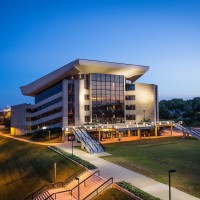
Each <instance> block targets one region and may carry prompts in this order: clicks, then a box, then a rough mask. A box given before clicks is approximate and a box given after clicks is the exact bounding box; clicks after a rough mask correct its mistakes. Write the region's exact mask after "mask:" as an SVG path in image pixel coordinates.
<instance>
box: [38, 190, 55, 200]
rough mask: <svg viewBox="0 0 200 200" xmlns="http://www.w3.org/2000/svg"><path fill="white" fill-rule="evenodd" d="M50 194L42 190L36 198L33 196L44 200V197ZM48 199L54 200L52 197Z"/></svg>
mask: <svg viewBox="0 0 200 200" xmlns="http://www.w3.org/2000/svg"><path fill="white" fill-rule="evenodd" d="M50 195H51V194H50V193H49V191H48V190H47V191H44V192H43V193H42V194H40V195H38V196H37V197H36V198H34V200H44V199H46V198H48V197H49V196H50ZM49 200H54V199H53V198H51V197H50V198H49Z"/></svg>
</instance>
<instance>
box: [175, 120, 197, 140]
mask: <svg viewBox="0 0 200 200" xmlns="http://www.w3.org/2000/svg"><path fill="white" fill-rule="evenodd" d="M173 125H174V126H175V127H176V128H178V129H179V130H180V131H182V132H185V133H188V134H190V135H192V136H193V137H195V138H197V139H198V140H200V133H199V132H198V131H197V130H194V129H191V128H186V127H184V126H182V125H180V124H178V123H173Z"/></svg>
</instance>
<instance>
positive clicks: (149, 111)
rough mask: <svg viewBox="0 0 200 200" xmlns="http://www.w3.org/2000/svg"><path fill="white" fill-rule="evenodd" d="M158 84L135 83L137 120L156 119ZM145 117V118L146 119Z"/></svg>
mask: <svg viewBox="0 0 200 200" xmlns="http://www.w3.org/2000/svg"><path fill="white" fill-rule="evenodd" d="M155 89H156V85H154V84H144V83H136V84H135V105H136V121H137V122H143V121H149V120H150V121H156V118H157V113H156V111H157V109H155V106H157V103H158V100H157V95H155V92H156V91H155ZM144 118H145V119H144Z"/></svg>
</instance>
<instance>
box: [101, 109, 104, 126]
mask: <svg viewBox="0 0 200 200" xmlns="http://www.w3.org/2000/svg"><path fill="white" fill-rule="evenodd" d="M100 112H101V120H102V124H103V115H104V113H103V112H102V111H100Z"/></svg>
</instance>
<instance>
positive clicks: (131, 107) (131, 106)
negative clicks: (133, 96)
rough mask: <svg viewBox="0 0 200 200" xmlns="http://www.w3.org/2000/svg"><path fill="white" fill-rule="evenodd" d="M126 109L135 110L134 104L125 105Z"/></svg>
mask: <svg viewBox="0 0 200 200" xmlns="http://www.w3.org/2000/svg"><path fill="white" fill-rule="evenodd" d="M126 110H135V105H126Z"/></svg>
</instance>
